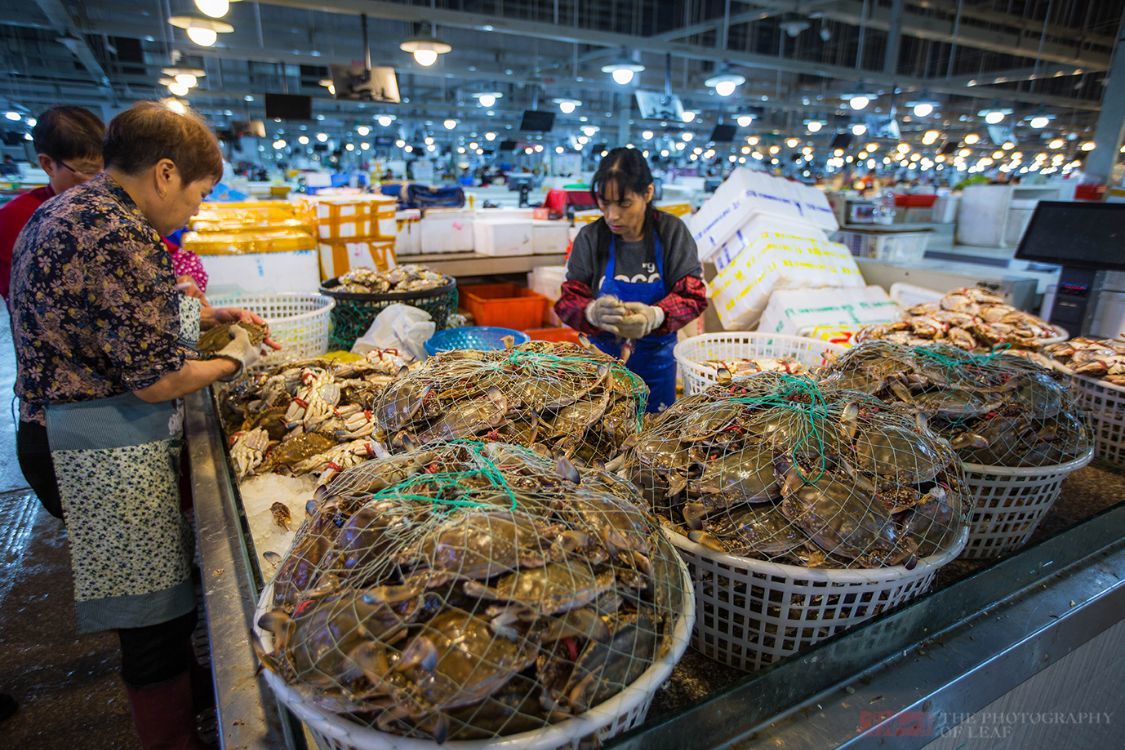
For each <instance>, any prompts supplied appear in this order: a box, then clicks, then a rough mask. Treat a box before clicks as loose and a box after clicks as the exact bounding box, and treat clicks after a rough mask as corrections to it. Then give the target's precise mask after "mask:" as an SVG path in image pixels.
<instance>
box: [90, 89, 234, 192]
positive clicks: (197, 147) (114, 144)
mask: <svg viewBox="0 0 1125 750" xmlns="http://www.w3.org/2000/svg"><path fill="white" fill-rule="evenodd" d="M103 154H104V156H105V165H106V168H109V167H115V168H117V169H120V170H121V171H122V172H124V173H125V174H131V175H133V174H138V173H140V172H143V171H144V170H146V169H148V168H149V167H151V166H153V165H154V164H156V163H157V162H159V161H160V160H161V159H171V160H172V163H173V164H175V165H176V169H177V170H179V172H180V178H181V179H182V180H183V181H184V183H185V184H186V183H190V182H195V181H196V180H199V179H202V178H203V177H213V178H215V179H216V180H218V179H219V178H221V177H222V176H223V152H222V151H221V150H220V149H219V141H218V140H217V139H216V138H215V134H214V133H212V132H211V129H210V128H209V127H207V124H206V123H205V122H203V120H202V119H201V118H200V117H199V115H197V114H195V113H194V112H192V111H191V110H187V111H185V112H184V113H183V114H179V113H178V112H173V111H172V110H171V109H169V108H168V107H165V106H164V105H163V104H160V103H159V102H137V103H136V104H134V105H133V106H132V107H129V109H127V110H125V111H124V112H122V113H121V114H119V115H117V117H114V118H113V119H112V120H110V122H109V127H108V128H106V131H105V146H104V149H103Z"/></svg>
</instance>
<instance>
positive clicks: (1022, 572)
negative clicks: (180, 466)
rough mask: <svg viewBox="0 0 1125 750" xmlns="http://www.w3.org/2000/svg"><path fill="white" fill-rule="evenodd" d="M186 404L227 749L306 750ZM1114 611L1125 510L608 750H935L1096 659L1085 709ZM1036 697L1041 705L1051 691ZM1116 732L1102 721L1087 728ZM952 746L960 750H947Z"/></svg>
mask: <svg viewBox="0 0 1125 750" xmlns="http://www.w3.org/2000/svg"><path fill="white" fill-rule="evenodd" d="M186 405H187V414H188V417H187V437H188V442H189V448H190V456H191V463H192V466H191V474H192V488H193V492H194V495H195V514H196V523H197V526H198V533H199V546H200V551H201V555H202V563H201V566H202V570H203V575H204V583H205V586H204V596H205V604H206V610H207V623H208V632H209V635H210V639H211V655H212V660H213V666H214V673H215V687H216V691H217V695H218V705H219V726H220V729H221V732H220V734H221V739H222V744H223V747H224V748H282V747H288V748H295V749H299V748H301V747H302V746H303V745H304V737H303V732H302V730H301V728H300V727H299V726H298V725H296V724H294V723H293V720H292V718H291V717H290V716H289V714H288V713H287V712H284V711H281V710H279V708H278V705H277V703H276V702H275V701H274V699H273V697H272V695H271V694H270V692H269V689H268V688H267V687H266V685H265V682H264V681H263V680H262V679H261V678H258V677H256V676H255V670H256V666H257V665H256V660H255V657H254V653H253V649H252V648H251V646H250V642H249V639H248V634H249V633H250V628H251V620H252V616H253V611H254V607H255V603H256V602H257V599H258V592H259V591H260V589H261V584H262V578H261V572H260V571H259V570H258V569H257V565H256V563H255V562H254V556H253V555H252V554H251V552H252V549H251V548H250V546H249V545H250V542H249V536H248V528H247V525H246V523H245V518H244V516H243V513H242V510H241V507H240V500H239V496H238V493H237V490H236V488H235V487H234V485H233V483H232V480H231V474H230V472H229V469H228V468H227V459H226V453H225V450H224V448H223V438H222V436H221V433H220V431H219V427H218V419H217V417H216V414H215V410H214V406H213V402H212V399H211V397H210V394H209V393H197V394H194V395H193V396H191V397H189V398H188V399H187V404H186ZM1123 613H1125V504H1122V505H1118V506H1116V507H1114V508H1112V509H1110V510H1109V511H1106V512H1104V513H1102V514H1101V515H1098V516H1095V517H1094V518H1090V519H1088V520H1086V521H1085V522H1083V523H1081V524H1079V525H1077V526H1075V527H1073V528H1070V529H1068V530H1065V531H1063V532H1061V533H1059V534H1058V535H1056V536H1054V537H1052V538H1050V539H1048V540H1046V541H1045V542H1043V543H1041V544H1039V545H1037V546H1035V547H1032V548H1029V549H1026V550H1024V551H1023V552H1021V553H1019V554H1016V555H1014V556H1012V557H1009V558H1008V559H1006V560H1003V561H1001V562H999V563H996V564H995V565H993V566H991V567H989V568H986V569H984V570H981V571H980V572H978V573H976V574H974V575H971V576H969V577H967V578H964V579H962V580H960V581H957V582H956V583H954V584H952V585H950V586H949V587H947V588H945V589H943V590H941V591H938V592H936V593H934V594H931V595H929V596H925V597H922V598H921V599H919V600H917V601H915V602H914V603H912V604H910V605H908V606H905V607H903V608H900V609H897V610H894V611H892V612H889V613H887V614H885V615H883V616H882V617H880V618H877V619H876V620H873V621H871V622H869V623H867V624H865V625H863V626H861V627H858V628H856V629H854V630H852V631H849V632H847V633H844V634H841V635H839V636H837V637H834V638H832V639H829V640H827V641H825V642H823V643H821V644H818V646H817V647H815V648H813V649H812V650H810V651H808V652H806V653H804V654H802V655H800V656H799V657H795V658H793V659H790V660H788V661H785V662H782V663H780V664H777V665H775V666H774V667H772V668H771V669H768V670H766V671H763V672H760V673H757V674H752V675H747V676H746V677H745V678H744V679H742V680H741V681H738V682H736V683H735V684H733V685H731V686H730V687H729V688H727V689H724V690H721V691H718V692H716V693H714V694H713V695H711V696H709V697H708V698H706V699H704V700H702V701H698V702H696V703H693V704H690V705H684V706H679V707H678V708H677V710H675V711H664V712H661V713H660V714H659V715H656V714H650V715H649V717H648V722H647V723H646V724H645V725H644V726H643V727H640V728H639V729H637V730H635V731H633V732H631V733H629V734H628V735H625V736H622V737H620V738H618V739H617V740H615V741H613V742H611V743H609V746H610V747H617V748H629V749H630V750H634V749H635V750H641V749H642V748H643V749H644V750H664V749H665V748H667V749H668V750H684V749H685V748H709V747H732V748H758V747H770V748H789V747H791V748H807V747H816V748H821V747H825V748H827V747H861V746H863V747H866V746H868V745H871V746H874V745H879V746H881V747H895V748H898V747H903V748H922V747H926V746H927V745H929V744H934V747H932V748H927V750H939V747H938V745H940V743H942V742H944V741H946V740H947V739H949V738H951V737H953V738H956V737H958V736H961V735H958V732H962V733H965V734H964V735H963V736H969V735H968V734H967V733H968V732H969V731H970V730H971V729H972V728H973V726H974V722H975V721H977V719H976V718H974V717H977V716H979V715H980V712H982V711H986V710H987V709H989V707H990V706H995V705H999V703H998V702H1002V701H1003V699H1004V698H1005V696H1009V697H1010V696H1013V695H1016V693H1015V692H1014V691H1016V690H1019V689H1020V686H1021V685H1022V684H1023V683H1025V682H1026V681H1028V680H1031V679H1033V678H1035V677H1036V675H1039V674H1048V673H1047V672H1046V671H1045V670H1047V669H1052V670H1061V669H1071V670H1073V669H1075V667H1074V666H1072V665H1073V664H1075V663H1079V664H1080V665H1082V666H1083V668H1086V669H1089V666H1088V665H1089V663H1090V662H1091V661H1096V659H1095V658H1094V656H1091V654H1094V655H1096V654H1099V653H1103V652H1104V653H1108V654H1114V653H1116V654H1117V658H1116V659H1115V660H1114V659H1112V658H1111V659H1108V660H1107V659H1105V658H1103V659H1101V661H1102V662H1106V663H1107V665H1108V666H1107V668H1106V669H1103V670H1101V671H1100V672H1097V675H1098V676H1099V679H1102V680H1105V681H1106V682H1107V683H1108V684H1106V685H1105V686H1104V687H1103V686H1102V685H1101V684H1100V683H1098V682H1097V681H1096V680H1095V679H1094V676H1093V675H1094V673H1093V672H1091V673H1090V675H1091V676H1090V677H1089V678H1088V679H1087V680H1086V683H1088V684H1086V686H1085V687H1086V688H1087V690H1088V694H1089V695H1091V696H1095V698H1089V700H1091V701H1095V700H1096V701H1101V702H1103V703H1104V702H1106V701H1109V702H1111V703H1112V702H1113V701H1116V702H1115V703H1113V706H1117V705H1121V704H1122V703H1123V701H1125V699H1123V698H1122V693H1121V691H1120V679H1118V677H1119V676H1121V675H1119V674H1118V673H1121V672H1125V667H1123V666H1122V665H1123V664H1125V662H1122V660H1121V659H1120V653H1121V649H1122V645H1123V644H1122V643H1121V641H1122V640H1123V639H1125V627H1120V626H1119V624H1120V623H1121V621H1122V618H1123ZM1098 649H1101V650H1100V651H1099V650H1098ZM1075 660H1078V661H1077V662H1076V661H1075ZM1109 667H1114V668H1115V669H1116V671H1114V669H1110V668H1109ZM1107 675H1108V677H1107ZM1115 680H1116V681H1115ZM1035 691H1036V694H1038V695H1043V694H1046V691H1045V688H1040V687H1036V688H1035ZM1100 705H1101V703H1099V706H1100ZM1107 705H1108V704H1107ZM1122 708H1123V709H1125V705H1123V706H1122ZM1090 710H1091V711H1094V710H1095V709H1094V708H1093V707H1091V709H1090ZM1097 710H1098V711H1099V712H1102V711H1103V709H1101V708H1098V709H1097ZM1121 715H1122V714H1120V713H1118V715H1117V717H1116V718H1117V719H1118V721H1119V720H1120V716H1121ZM1115 728H1116V727H1115V726H1114V725H1113V724H1106V725H1099V726H1092V725H1091V726H1085V727H1083V728H1082V730H1083V731H1086V732H1105V731H1110V732H1112V731H1113V730H1114V729H1115ZM1023 729H1025V730H1027V729H1033V730H1034V729H1037V727H1035V726H1032V725H1030V724H1029V725H1027V726H1024V727H1023ZM1098 736H1099V735H1096V734H1095V735H1094V739H1095V740H1097V738H1098ZM1106 736H1107V737H1111V736H1112V735H1106ZM959 744H962V743H958V742H954V743H953V744H952V745H950V750H952V748H953V747H957V746H958V745H959ZM1011 746H1013V747H1015V746H1019V747H1030V746H1031V745H1029V744H1026V743H1024V744H1018V743H1017V744H1016V745H1011ZM1055 746H1056V747H1057V746H1059V745H1057V744H1056V745H1055ZM1087 746H1090V747H1093V746H1097V742H1096V741H1095V742H1093V744H1091V743H1087ZM1102 746H1107V747H1108V746H1110V744H1109V743H1103V745H1102ZM969 747H972V745H969ZM944 748H945V745H941V748H940V750H944Z"/></svg>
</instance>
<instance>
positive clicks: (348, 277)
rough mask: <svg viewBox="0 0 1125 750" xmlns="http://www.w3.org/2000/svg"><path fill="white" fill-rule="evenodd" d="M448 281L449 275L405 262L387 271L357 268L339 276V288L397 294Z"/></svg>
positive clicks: (431, 287)
mask: <svg viewBox="0 0 1125 750" xmlns="http://www.w3.org/2000/svg"><path fill="white" fill-rule="evenodd" d="M448 283H449V277H448V276H445V275H444V274H440V273H438V272H437V271H431V270H430V269H429V268H427V267H426V266H420V265H417V264H413V263H410V264H407V265H404V266H395V267H394V268H392V269H390V270H388V271H377V270H375V269H373V268H357V269H355V270H353V271H348V272H347V273H345V274H344V275H343V276H341V277H340V286H339V289H340V290H342V291H345V292H354V293H358V294H398V293H400V292H421V291H425V290H427V289H436V288H438V287H440V286H445V285H446V284H448Z"/></svg>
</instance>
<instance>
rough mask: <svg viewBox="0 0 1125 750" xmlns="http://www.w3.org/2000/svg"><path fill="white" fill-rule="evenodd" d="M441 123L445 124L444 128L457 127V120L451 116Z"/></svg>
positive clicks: (451, 128)
mask: <svg viewBox="0 0 1125 750" xmlns="http://www.w3.org/2000/svg"><path fill="white" fill-rule="evenodd" d="M442 125H444V126H445V129H446V130H453V128H455V127H457V121H456V120H454V119H453V118H452V117H451V118H449V119H448V120H446V121H445V122H443V123H442Z"/></svg>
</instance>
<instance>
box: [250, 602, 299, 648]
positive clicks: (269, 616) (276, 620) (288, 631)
mask: <svg viewBox="0 0 1125 750" xmlns="http://www.w3.org/2000/svg"><path fill="white" fill-rule="evenodd" d="M258 627H260V628H261V629H262V630H268V631H269V632H270V633H271V634H272V635H273V638H274V646H275V647H276V650H278V651H280V650H282V649H284V648H285V647H286V646H287V645H288V644H289V639H290V638H291V637H292V635H293V631H294V630H295V629H296V627H297V626H296V623H294V622H293V618H291V617H290V616H289V615H287V614H285V613H284V612H282V611H281V610H280V609H272V610H270V611H269V612H266V613H265V614H264V615H262V616H261V617H259V618H258Z"/></svg>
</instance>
